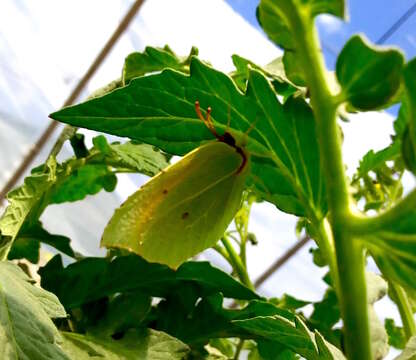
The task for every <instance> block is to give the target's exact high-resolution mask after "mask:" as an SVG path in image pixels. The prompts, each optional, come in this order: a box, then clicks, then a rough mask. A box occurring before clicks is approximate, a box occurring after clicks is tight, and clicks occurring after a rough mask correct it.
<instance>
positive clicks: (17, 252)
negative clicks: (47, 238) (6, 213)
mask: <svg viewBox="0 0 416 360" xmlns="http://www.w3.org/2000/svg"><path fill="white" fill-rule="evenodd" d="M39 250H40V241H39V239H37V238H33V237H32V236H30V235H29V236H27V235H22V236H18V237H17V239H16V240H15V241H14V242H13V245H12V248H11V249H10V252H9V254H8V255H7V259H8V260H15V259H27V260H29V261H30V262H31V263H33V264H37V263H38V261H39Z"/></svg>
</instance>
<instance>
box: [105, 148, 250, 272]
mask: <svg viewBox="0 0 416 360" xmlns="http://www.w3.org/2000/svg"><path fill="white" fill-rule="evenodd" d="M242 164H243V156H242V155H241V154H240V153H238V152H237V151H236V149H235V148H234V147H231V146H229V145H227V144H225V143H223V142H213V143H208V144H206V145H203V146H201V147H199V148H197V149H195V150H194V151H192V152H190V153H189V154H187V155H186V156H185V157H183V158H182V159H181V160H180V161H179V162H177V163H175V164H173V165H171V166H169V167H168V168H166V169H165V170H163V171H162V172H161V173H159V174H158V175H157V176H156V177H154V178H153V179H151V180H150V181H149V182H148V183H147V184H145V185H144V186H143V187H142V188H140V189H139V190H138V191H137V192H136V193H134V194H133V195H131V196H130V197H129V198H128V199H127V200H126V202H125V203H124V204H123V205H122V206H121V207H120V208H119V209H117V210H116V212H115V213H114V215H113V217H112V219H111V220H110V222H109V223H108V225H107V227H106V229H105V231H104V235H103V238H102V242H101V244H102V245H103V246H106V247H119V248H125V249H128V250H130V251H133V252H135V253H137V254H139V255H141V256H143V257H144V258H145V259H146V260H148V261H151V262H160V263H164V264H167V265H169V266H170V267H172V268H176V267H178V266H179V265H180V264H181V263H183V262H184V261H186V260H187V259H189V258H190V257H192V256H194V255H196V254H198V253H199V252H201V251H202V250H204V249H206V248H209V247H211V246H213V245H214V244H215V243H216V242H217V241H218V239H219V238H220V237H221V236H222V235H223V233H224V231H225V230H226V229H227V226H228V224H229V223H230V222H231V221H232V219H233V217H234V215H235V213H236V212H237V210H238V208H239V206H240V203H241V196H242V192H243V190H244V185H245V180H246V175H247V173H248V171H247V169H248V163H246V164H245V165H244V168H243V169H240V166H241V165H242Z"/></svg>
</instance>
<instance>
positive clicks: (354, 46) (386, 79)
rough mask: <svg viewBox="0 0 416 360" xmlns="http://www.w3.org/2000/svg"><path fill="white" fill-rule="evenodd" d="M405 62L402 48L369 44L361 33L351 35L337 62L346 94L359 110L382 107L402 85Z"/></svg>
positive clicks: (339, 75)
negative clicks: (396, 48)
mask: <svg viewBox="0 0 416 360" xmlns="http://www.w3.org/2000/svg"><path fill="white" fill-rule="evenodd" d="M403 63H404V58H403V55H402V54H401V53H400V52H399V51H397V50H395V49H391V48H386V47H377V46H374V45H370V44H369V43H368V41H367V40H366V39H365V38H364V37H363V36H362V35H355V36H353V37H351V38H350V39H349V40H348V42H347V43H346V45H345V46H344V48H343V49H342V51H341V53H340V54H339V56H338V59H337V64H336V75H337V78H338V81H339V83H340V84H341V86H342V93H343V95H344V97H345V98H346V100H348V101H349V102H350V103H351V105H352V106H354V107H355V108H356V109H359V110H373V109H377V108H381V107H383V105H385V104H388V103H389V101H390V100H391V99H392V98H393V97H394V95H395V94H396V93H397V91H398V90H399V88H400V83H401V76H402V68H403Z"/></svg>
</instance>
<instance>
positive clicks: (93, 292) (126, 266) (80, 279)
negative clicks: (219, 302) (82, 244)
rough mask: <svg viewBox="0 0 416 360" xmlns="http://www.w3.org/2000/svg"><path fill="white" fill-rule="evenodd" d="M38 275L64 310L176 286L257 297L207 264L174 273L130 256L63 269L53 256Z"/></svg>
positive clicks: (189, 264)
mask: <svg viewBox="0 0 416 360" xmlns="http://www.w3.org/2000/svg"><path fill="white" fill-rule="evenodd" d="M39 274H40V275H41V284H42V286H43V287H44V288H45V289H48V290H50V291H52V292H53V293H55V294H56V295H57V296H58V298H59V299H60V301H61V302H62V304H63V305H64V306H65V308H67V309H71V308H75V307H79V306H80V305H82V304H84V303H87V302H91V301H93V300H97V299H100V298H102V297H105V296H108V295H112V294H116V293H122V292H132V291H141V292H142V293H144V294H147V295H151V296H156V297H166V296H167V295H168V294H169V292H170V291H172V290H173V289H175V287H177V286H179V285H180V284H188V286H190V287H192V288H195V289H196V291H197V292H198V294H199V295H200V296H203V295H208V294H212V293H214V292H218V291H221V292H222V293H223V294H224V296H226V297H230V298H234V299H242V300H250V299H256V298H258V296H257V295H256V294H255V293H254V292H253V291H251V290H249V289H248V288H246V287H245V286H243V285H241V284H240V283H239V282H237V281H236V280H234V279H233V278H232V277H231V276H229V275H227V274H226V273H224V272H222V271H221V270H218V269H216V268H214V267H212V266H211V265H210V264H209V263H207V262H187V263H184V264H183V265H182V266H180V267H179V268H178V270H176V271H174V270H171V269H170V268H168V267H167V266H164V265H160V264H157V263H148V262H146V261H145V260H143V259H142V258H140V257H139V256H136V255H130V256H123V257H118V258H115V259H114V260H113V261H109V260H108V259H104V258H87V259H84V260H81V261H78V262H76V263H74V264H71V265H69V266H68V267H66V268H65V269H64V268H63V267H62V261H61V258H60V256H59V255H57V256H55V257H54V258H53V259H52V260H50V261H49V263H48V264H47V265H46V266H45V267H43V268H41V269H40V270H39ZM68 289H71V291H68Z"/></svg>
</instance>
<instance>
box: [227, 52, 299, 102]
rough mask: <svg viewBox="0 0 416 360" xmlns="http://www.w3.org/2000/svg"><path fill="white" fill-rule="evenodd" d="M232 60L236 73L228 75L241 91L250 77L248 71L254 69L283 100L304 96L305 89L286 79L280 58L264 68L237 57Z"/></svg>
mask: <svg viewBox="0 0 416 360" xmlns="http://www.w3.org/2000/svg"><path fill="white" fill-rule="evenodd" d="M232 59H233V63H234V66H235V68H236V71H234V72H232V73H231V74H230V75H231V77H232V79H233V80H234V82H235V83H236V84H237V86H238V87H239V89H240V90H241V91H245V90H246V88H247V82H248V79H249V77H250V70H251V69H255V70H257V71H259V72H261V73H262V74H264V76H265V77H267V78H268V79H269V80H270V81H271V83H272V85H273V89H274V90H275V91H276V92H277V93H278V94H279V95H282V96H283V98H284V100H286V99H287V98H288V97H289V96H290V95H293V94H295V93H296V94H297V95H298V94H299V95H305V89H303V88H300V87H297V86H296V85H294V84H293V83H292V82H291V81H290V80H289V79H288V78H287V76H286V73H285V70H284V68H283V61H282V57H278V58H276V59H274V60H273V61H271V62H270V63H269V64H267V65H265V66H264V67H260V66H258V65H256V64H255V63H253V62H252V61H250V60H248V59H245V58H243V57H241V56H239V55H233V56H232Z"/></svg>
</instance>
